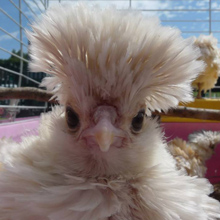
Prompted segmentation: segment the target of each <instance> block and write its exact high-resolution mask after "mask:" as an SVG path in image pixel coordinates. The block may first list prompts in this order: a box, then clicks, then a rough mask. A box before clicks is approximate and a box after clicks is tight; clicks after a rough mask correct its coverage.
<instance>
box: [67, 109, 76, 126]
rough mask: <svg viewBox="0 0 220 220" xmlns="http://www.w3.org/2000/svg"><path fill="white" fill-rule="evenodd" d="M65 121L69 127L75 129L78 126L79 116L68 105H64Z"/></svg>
mask: <svg viewBox="0 0 220 220" xmlns="http://www.w3.org/2000/svg"><path fill="white" fill-rule="evenodd" d="M66 122H67V125H68V127H69V128H70V129H76V128H77V127H78V126H79V116H78V115H77V114H76V112H75V111H74V110H73V109H72V108H71V107H69V106H67V107H66Z"/></svg>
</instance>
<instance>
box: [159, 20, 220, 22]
mask: <svg viewBox="0 0 220 220" xmlns="http://www.w3.org/2000/svg"><path fill="white" fill-rule="evenodd" d="M161 21H163V22H209V20H171V19H169V20H165V19H163V20H161ZM212 22H220V20H212Z"/></svg>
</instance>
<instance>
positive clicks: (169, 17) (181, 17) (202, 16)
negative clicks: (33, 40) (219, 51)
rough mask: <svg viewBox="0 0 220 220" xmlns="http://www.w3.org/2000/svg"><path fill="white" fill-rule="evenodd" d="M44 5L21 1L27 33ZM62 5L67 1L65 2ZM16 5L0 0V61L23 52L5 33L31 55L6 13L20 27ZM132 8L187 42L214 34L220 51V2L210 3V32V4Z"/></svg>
mask: <svg viewBox="0 0 220 220" xmlns="http://www.w3.org/2000/svg"><path fill="white" fill-rule="evenodd" d="M43 2H44V0H21V9H22V12H23V13H24V14H25V16H24V15H22V17H21V20H22V27H23V28H24V29H30V22H32V21H33V20H34V19H35V17H37V16H40V14H41V12H43V11H44V10H45V7H44V5H43V4H42V3H43ZM62 2H67V1H64V0H62ZM68 2H70V1H68ZM72 2H73V3H76V2H77V0H72ZM87 2H89V3H90V4H94V3H95V4H100V5H101V6H103V7H104V6H106V5H109V4H114V5H116V7H117V8H118V9H127V8H129V0H105V1H103V0H102V1H101V0H87ZM13 3H14V4H13ZM57 3H58V0H49V6H51V5H53V4H57ZM14 5H16V6H17V7H19V0H0V59H7V58H8V57H10V54H9V53H7V52H5V51H3V50H7V51H12V50H13V49H15V50H19V49H20V42H18V41H16V40H15V39H13V38H12V37H10V36H9V35H7V34H6V33H5V31H6V32H8V33H10V34H11V35H12V36H13V37H14V38H16V39H18V40H19V39H20V38H21V39H22V42H23V43H24V46H23V50H24V52H27V51H28V47H27V45H28V41H27V38H26V36H25V31H24V30H22V32H21V33H22V35H21V36H20V29H19V26H18V25H17V24H16V23H14V22H13V21H12V20H11V19H10V18H8V17H7V16H6V15H5V13H7V14H8V15H9V16H11V18H12V19H14V20H15V21H17V22H18V23H19V11H18V9H17V8H16V7H15V6H14ZM131 7H132V8H134V9H136V10H143V12H142V13H143V14H144V15H146V16H158V17H159V18H160V19H161V22H162V24H163V25H168V26H172V27H177V28H179V29H180V30H181V31H182V36H183V37H184V38H188V37H191V36H199V35H200V34H205V35H208V34H209V31H210V30H211V32H212V33H213V35H214V37H216V38H217V39H218V42H219V43H218V46H219V47H220V0H211V8H212V12H211V17H212V20H213V21H212V22H211V29H210V26H209V16H210V14H209V11H208V9H209V0H132V1H131ZM157 10H159V11H157ZM171 10H176V11H171ZM187 10H189V11H187ZM194 20H196V21H194ZM1 48H3V50H2V49H1Z"/></svg>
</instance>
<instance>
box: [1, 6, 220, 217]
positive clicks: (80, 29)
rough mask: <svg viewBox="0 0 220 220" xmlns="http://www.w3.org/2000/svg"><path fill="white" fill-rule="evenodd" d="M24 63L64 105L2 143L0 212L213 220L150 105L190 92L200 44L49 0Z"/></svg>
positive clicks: (143, 23)
mask: <svg viewBox="0 0 220 220" xmlns="http://www.w3.org/2000/svg"><path fill="white" fill-rule="evenodd" d="M32 28H33V32H32V33H28V37H29V40H30V45H31V46H30V53H31V65H30V68H31V70H32V71H34V72H46V73H49V74H52V75H53V77H49V78H46V79H45V80H44V82H43V85H44V86H46V87H47V88H48V89H49V90H52V91H53V92H54V93H55V96H56V97H57V99H58V101H59V102H60V104H61V105H63V107H56V108H54V109H53V111H52V112H51V113H48V114H46V115H43V116H42V118H41V123H40V128H39V136H30V137H28V138H26V139H24V140H23V142H22V143H20V144H19V145H16V146H15V145H12V146H11V147H9V146H4V144H3V145H2V146H1V154H0V156H1V158H0V160H1V163H2V166H1V167H2V170H1V175H0V195H1V197H0V210H1V212H0V219H1V220H34V219H36V220H61V219H62V220H180V219H181V220H189V219H194V220H214V219H216V218H217V217H220V207H219V203H218V202H217V201H216V200H214V199H212V198H210V197H208V194H210V192H211V191H212V187H211V185H210V184H209V183H208V181H207V180H205V179H198V178H195V177H194V178H193V177H189V176H185V175H184V174H183V173H182V172H181V171H178V170H176V167H175V161H174V159H173V158H172V156H171V155H170V154H169V153H168V150H167V144H166V143H165V141H164V138H163V134H162V131H161V129H160V128H159V126H158V124H157V122H156V120H153V119H151V118H150V117H147V116H146V113H147V114H148V115H149V113H150V111H154V110H156V109H157V110H160V109H162V110H164V111H166V110H167V109H169V108H170V107H175V106H177V104H178V102H179V101H183V102H188V101H191V100H192V95H191V94H192V90H191V86H190V84H191V82H192V80H193V79H194V78H195V77H196V76H197V74H198V73H199V72H201V71H202V68H203V64H202V63H201V62H200V61H198V60H197V58H198V57H199V52H198V51H197V50H194V49H193V46H192V42H190V41H188V40H184V39H182V38H181V37H180V32H179V31H178V30H176V29H173V28H170V27H162V26H161V25H160V23H159V21H158V20H157V19H155V18H145V17H144V16H143V15H141V14H140V13H135V12H122V11H116V10H115V9H99V8H97V7H87V6H85V5H83V4H79V5H76V6H71V5H67V6H62V5H59V6H55V7H53V8H51V9H50V10H48V11H47V13H46V14H45V15H43V16H42V18H41V19H40V20H39V21H37V22H36V23H35V24H33V26H32Z"/></svg>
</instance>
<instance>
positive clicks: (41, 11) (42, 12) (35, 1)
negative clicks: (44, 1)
mask: <svg viewBox="0 0 220 220" xmlns="http://www.w3.org/2000/svg"><path fill="white" fill-rule="evenodd" d="M32 1H33V2H34V3H35V5H36V6H37V7H38V9H39V11H40V12H41V13H43V11H42V10H41V8H40V7H39V5H38V3H37V2H36V1H35V0H32Z"/></svg>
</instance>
